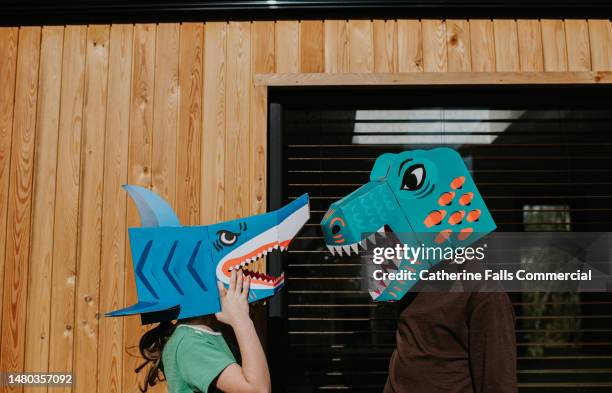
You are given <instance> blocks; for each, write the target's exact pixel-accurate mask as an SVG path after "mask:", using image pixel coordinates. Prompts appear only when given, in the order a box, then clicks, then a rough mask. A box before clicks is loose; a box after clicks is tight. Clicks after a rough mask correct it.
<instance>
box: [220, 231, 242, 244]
mask: <svg viewBox="0 0 612 393" xmlns="http://www.w3.org/2000/svg"><path fill="white" fill-rule="evenodd" d="M217 235H218V236H219V242H221V244H223V245H224V246H231V245H232V244H234V243H236V240H238V234H237V233H234V232H231V231H219V232H217Z"/></svg>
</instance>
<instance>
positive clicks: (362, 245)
mask: <svg viewBox="0 0 612 393" xmlns="http://www.w3.org/2000/svg"><path fill="white" fill-rule="evenodd" d="M359 245H360V246H361V248H363V249H364V250H367V249H368V242H367V241H366V239H363V240H362V241H360V242H359Z"/></svg>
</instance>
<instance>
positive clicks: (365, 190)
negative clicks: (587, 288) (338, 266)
mask: <svg viewBox="0 0 612 393" xmlns="http://www.w3.org/2000/svg"><path fill="white" fill-rule="evenodd" d="M321 226H322V229H323V235H324V238H325V243H326V245H327V247H328V248H329V250H330V251H331V252H332V254H335V253H338V254H340V255H346V254H348V255H350V254H353V253H358V252H359V249H360V248H364V249H367V248H368V247H373V243H374V244H375V242H376V236H377V233H379V232H393V237H394V238H395V239H396V240H397V241H399V242H401V243H404V244H407V245H409V246H411V247H415V246H424V247H431V246H439V247H446V246H450V247H467V246H469V245H470V244H472V243H474V242H475V241H476V240H478V239H479V238H481V237H482V236H484V235H486V234H487V233H489V232H491V231H493V230H495V228H496V225H495V222H494V221H493V218H492V217H491V214H490V213H489V210H488V209H487V207H486V205H485V203H484V200H483V199H482V197H481V195H480V193H479V192H478V189H477V188H476V185H475V184H474V181H473V180H472V177H471V176H470V173H469V171H468V169H467V167H466V166H465V163H464V162H463V159H462V158H461V156H460V155H459V154H458V153H457V152H456V151H455V150H453V149H450V148H445V147H442V148H435V149H431V150H409V151H404V152H401V153H398V154H391V153H386V154H383V155H381V156H379V157H378V158H377V159H376V162H375V163H374V168H373V169H372V171H371V173H370V181H369V182H368V183H366V184H364V185H363V186H361V187H360V188H358V189H357V190H355V191H353V192H352V193H351V194H349V195H347V196H346V197H344V198H342V199H341V200H339V201H337V202H335V203H333V204H332V205H331V206H330V208H329V210H328V211H327V213H326V214H325V216H324V217H323V221H322V222H321ZM440 261H441V258H440V259H438V260H435V259H429V260H427V261H426V262H419V261H412V262H410V261H408V260H393V261H388V262H386V263H384V264H383V265H381V267H382V269H383V270H384V271H387V272H391V273H392V272H396V271H399V270H409V271H413V272H415V273H416V276H417V277H418V272H419V271H420V270H422V269H430V268H432V267H433V266H435V265H436V264H437V263H439V262H440ZM416 282H417V281H416V280H414V281H409V280H395V281H388V280H379V281H377V282H376V283H375V285H374V286H375V287H374V288H372V287H371V288H370V295H371V296H372V298H373V299H374V300H376V301H389V300H391V301H393V300H399V299H401V297H402V296H403V295H404V294H405V293H406V292H407V291H408V290H409V289H410V288H411V287H412V286H413V285H414V284H416Z"/></svg>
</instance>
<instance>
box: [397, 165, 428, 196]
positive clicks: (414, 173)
mask: <svg viewBox="0 0 612 393" xmlns="http://www.w3.org/2000/svg"><path fill="white" fill-rule="evenodd" d="M424 182H425V167H424V166H423V164H416V165H413V166H411V167H410V168H408V169H406V172H404V177H403V179H402V186H401V189H402V190H408V191H415V190H418V189H419V188H421V186H422V185H423V183H424Z"/></svg>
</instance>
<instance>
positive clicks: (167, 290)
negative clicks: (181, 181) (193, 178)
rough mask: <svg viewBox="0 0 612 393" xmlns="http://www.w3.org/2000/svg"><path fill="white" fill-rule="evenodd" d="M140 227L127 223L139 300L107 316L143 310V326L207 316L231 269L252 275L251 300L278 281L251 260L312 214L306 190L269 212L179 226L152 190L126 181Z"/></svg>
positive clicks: (284, 242) (283, 245)
mask: <svg viewBox="0 0 612 393" xmlns="http://www.w3.org/2000/svg"><path fill="white" fill-rule="evenodd" d="M124 188H125V190H126V191H127V192H128V194H129V195H130V197H131V198H132V200H133V201H134V203H135V204H136V207H137V208H138V212H139V215H140V220H141V224H142V227H138V228H129V230H128V231H129V237H130V248H131V251H132V263H133V267H134V277H135V279H136V289H137V292H138V303H136V304H134V305H132V306H130V307H127V308H123V309H120V310H115V311H113V312H110V313H108V314H106V315H107V316H125V315H133V314H141V316H142V321H143V323H153V322H158V321H162V320H168V319H182V318H189V317H196V316H201V315H208V314H213V313H216V312H218V311H220V310H221V307H220V300H219V292H218V289H217V281H221V282H222V283H223V284H224V285H225V286H226V287H228V286H229V277H230V275H231V271H232V270H235V269H241V270H242V271H243V273H244V274H245V275H247V276H250V277H251V289H250V291H249V302H254V301H257V300H261V299H265V298H267V297H270V296H272V295H274V294H275V293H277V292H278V291H279V290H280V289H281V288H282V287H283V285H284V282H285V279H284V273H283V274H282V275H280V276H279V277H272V276H269V275H266V274H261V273H256V272H254V271H252V270H250V269H249V265H250V264H252V263H253V262H255V261H256V260H258V259H259V258H261V257H263V256H265V255H266V254H268V253H269V252H272V251H273V250H274V249H280V251H284V250H286V249H287V247H288V246H289V243H290V242H291V240H292V239H293V238H294V237H295V235H296V234H297V233H298V232H299V230H300V229H301V228H302V226H303V225H304V224H305V223H306V221H307V220H308V218H309V217H310V210H309V205H308V195H307V194H304V195H302V196H301V197H299V198H297V199H296V200H294V201H293V202H291V203H289V204H287V205H285V206H284V207H282V208H280V209H278V210H276V211H273V212H269V213H264V214H260V215H256V216H250V217H245V218H240V219H236V220H232V221H225V222H221V223H217V224H213V225H206V226H181V225H180V222H179V220H178V218H177V217H176V215H175V214H174V211H173V210H172V208H171V207H170V206H169V205H168V204H167V203H166V201H165V200H164V199H162V198H161V197H160V196H159V195H157V194H155V193H154V192H152V191H150V190H148V189H146V188H142V187H138V186H131V185H126V186H124Z"/></svg>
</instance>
